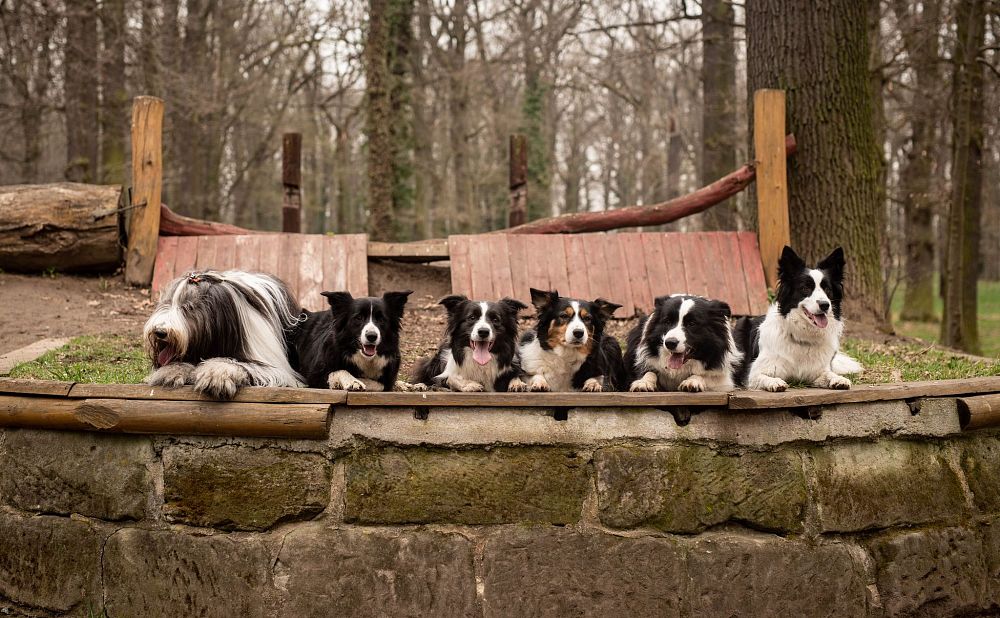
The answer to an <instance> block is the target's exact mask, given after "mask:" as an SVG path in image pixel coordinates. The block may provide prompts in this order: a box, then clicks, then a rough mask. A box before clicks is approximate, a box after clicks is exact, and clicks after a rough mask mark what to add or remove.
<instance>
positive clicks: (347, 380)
mask: <svg viewBox="0 0 1000 618" xmlns="http://www.w3.org/2000/svg"><path fill="white" fill-rule="evenodd" d="M326 382H327V384H329V385H330V388H331V389H332V390H335V391H363V390H365V383H364V382H362V381H361V380H359V379H357V378H355V377H354V376H352V375H351V374H350V372H348V371H343V370H340V371H334V372H333V373H331V374H330V375H329V376H327V379H326Z"/></svg>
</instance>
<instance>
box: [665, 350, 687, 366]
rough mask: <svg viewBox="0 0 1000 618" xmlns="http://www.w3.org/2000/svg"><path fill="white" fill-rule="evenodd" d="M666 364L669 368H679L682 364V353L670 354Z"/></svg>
mask: <svg viewBox="0 0 1000 618" xmlns="http://www.w3.org/2000/svg"><path fill="white" fill-rule="evenodd" d="M667 366H668V367H670V368H671V369H680V368H681V367H682V366H684V355H683V354H678V353H676V352H674V353H673V354H671V355H670V360H668V361H667Z"/></svg>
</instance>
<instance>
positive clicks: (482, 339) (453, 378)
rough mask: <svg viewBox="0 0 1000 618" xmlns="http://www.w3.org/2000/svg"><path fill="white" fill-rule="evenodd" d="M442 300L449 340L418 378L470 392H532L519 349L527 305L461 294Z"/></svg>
mask: <svg viewBox="0 0 1000 618" xmlns="http://www.w3.org/2000/svg"><path fill="white" fill-rule="evenodd" d="M439 304H441V305H444V307H445V308H446V309H447V310H448V327H447V331H446V334H445V337H446V338H445V340H444V341H443V342H442V343H441V345H440V347H439V348H438V351H437V353H435V354H434V356H432V357H430V358H425V359H422V360H421V361H420V362H419V363H418V364H417V367H416V368H415V369H414V381H415V382H417V383H418V384H419V385H426V386H447V387H448V388H450V389H451V390H454V391H462V392H467V393H471V392H478V391H496V392H505V391H511V392H518V391H525V390H527V388H528V386H527V385H526V384H525V383H524V381H523V380H522V379H521V377H520V376H521V367H520V363H519V358H518V352H517V314H518V312H520V311H521V310H523V309H527V308H528V306H527V305H525V304H524V303H522V302H520V301H518V300H514V299H512V298H504V299H501V300H499V301H497V302H487V301H473V300H469V299H468V298H466V297H465V296H461V295H453V296H446V297H444V298H442V299H441V300H440V302H439Z"/></svg>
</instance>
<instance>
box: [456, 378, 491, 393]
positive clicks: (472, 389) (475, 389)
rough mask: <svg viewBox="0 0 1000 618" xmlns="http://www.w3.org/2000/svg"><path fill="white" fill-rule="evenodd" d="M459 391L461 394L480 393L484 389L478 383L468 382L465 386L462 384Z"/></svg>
mask: <svg viewBox="0 0 1000 618" xmlns="http://www.w3.org/2000/svg"><path fill="white" fill-rule="evenodd" d="M459 390H460V391H462V392H463V393H481V392H483V391H485V390H486V389H485V388H483V385H482V384H480V383H479V382H473V381H471V380H470V381H468V382H466V383H465V384H463V385H462V388H460V389H459Z"/></svg>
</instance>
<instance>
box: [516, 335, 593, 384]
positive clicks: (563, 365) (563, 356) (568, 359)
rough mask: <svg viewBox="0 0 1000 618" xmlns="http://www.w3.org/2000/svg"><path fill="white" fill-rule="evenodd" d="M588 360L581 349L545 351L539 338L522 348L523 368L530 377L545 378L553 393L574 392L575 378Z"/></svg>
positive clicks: (558, 348) (564, 348) (565, 347)
mask: <svg viewBox="0 0 1000 618" xmlns="http://www.w3.org/2000/svg"><path fill="white" fill-rule="evenodd" d="M586 360H587V357H586V356H585V355H584V354H583V353H582V352H581V351H580V350H579V349H577V348H571V347H569V346H557V347H555V348H553V349H551V350H545V349H543V348H542V344H541V343H540V342H539V341H538V338H537V337H535V338H534V339H533V340H531V342H529V343H527V344H525V345H523V346H521V367H522V368H523V369H524V370H525V372H527V373H528V374H529V375H541V376H544V377H545V380H546V381H547V382H548V384H549V389H550V390H552V391H561V392H565V391H571V390H573V376H574V375H575V374H576V372H577V371H579V369H580V367H582V366H583V363H584V361H586Z"/></svg>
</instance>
